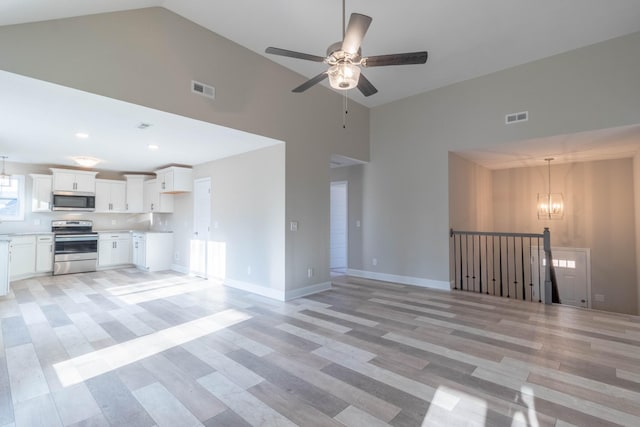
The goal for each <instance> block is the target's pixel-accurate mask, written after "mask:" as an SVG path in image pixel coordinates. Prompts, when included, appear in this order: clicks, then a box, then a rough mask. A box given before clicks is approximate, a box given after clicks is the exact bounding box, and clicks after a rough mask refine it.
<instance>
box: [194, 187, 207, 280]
mask: <svg viewBox="0 0 640 427" xmlns="http://www.w3.org/2000/svg"><path fill="white" fill-rule="evenodd" d="M210 231H211V178H200V179H196V180H194V181H193V237H192V239H191V256H190V265H189V270H190V271H191V273H192V274H195V275H196V276H200V277H205V278H206V277H208V276H209V271H208V265H207V264H208V262H207V259H208V254H207V251H208V244H207V242H208V241H209V233H210Z"/></svg>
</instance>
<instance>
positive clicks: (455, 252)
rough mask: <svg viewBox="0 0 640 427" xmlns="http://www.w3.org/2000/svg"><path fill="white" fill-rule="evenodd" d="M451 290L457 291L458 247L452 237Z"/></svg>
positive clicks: (454, 238)
mask: <svg viewBox="0 0 640 427" xmlns="http://www.w3.org/2000/svg"><path fill="white" fill-rule="evenodd" d="M453 289H458V246H457V245H456V236H453Z"/></svg>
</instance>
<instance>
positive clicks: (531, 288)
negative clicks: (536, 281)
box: [529, 237, 533, 302]
mask: <svg viewBox="0 0 640 427" xmlns="http://www.w3.org/2000/svg"><path fill="white" fill-rule="evenodd" d="M529 301H531V302H533V266H532V265H531V237H529Z"/></svg>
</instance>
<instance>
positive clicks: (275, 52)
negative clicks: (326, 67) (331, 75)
mask: <svg viewBox="0 0 640 427" xmlns="http://www.w3.org/2000/svg"><path fill="white" fill-rule="evenodd" d="M265 52H266V53H270V54H272V55H280V56H288V57H289V58H297V59H306V60H307V61H314V62H323V61H324V58H323V57H321V56H316V55H309V54H308V53H300V52H294V51H293V50H286V49H280V48H278V47H268V48H267V49H266V50H265Z"/></svg>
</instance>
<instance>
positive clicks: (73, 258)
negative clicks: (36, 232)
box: [51, 221, 98, 276]
mask: <svg viewBox="0 0 640 427" xmlns="http://www.w3.org/2000/svg"><path fill="white" fill-rule="evenodd" d="M51 231H52V232H53V233H54V246H55V250H54V258H53V275H54V276H56V275H59V274H69V273H82V272H87V271H96V267H97V263H98V233H96V232H94V231H93V221H51Z"/></svg>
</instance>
